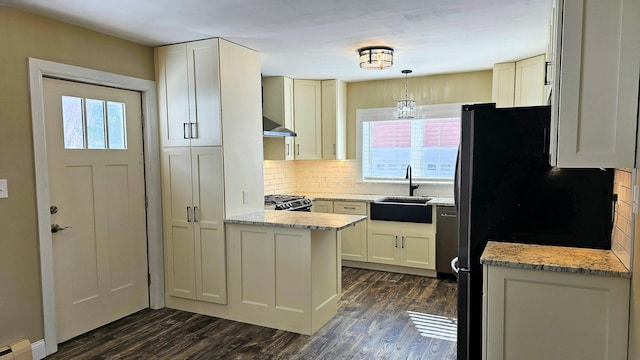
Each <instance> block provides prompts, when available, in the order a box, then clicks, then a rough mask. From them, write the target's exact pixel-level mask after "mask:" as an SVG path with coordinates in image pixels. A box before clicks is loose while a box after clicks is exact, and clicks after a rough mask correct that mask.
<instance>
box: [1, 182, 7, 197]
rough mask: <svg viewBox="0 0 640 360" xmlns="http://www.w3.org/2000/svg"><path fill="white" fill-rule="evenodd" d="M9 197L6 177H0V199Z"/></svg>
mask: <svg viewBox="0 0 640 360" xmlns="http://www.w3.org/2000/svg"><path fill="white" fill-rule="evenodd" d="M8 197H9V187H8V185H7V179H0V199H6V198H8Z"/></svg>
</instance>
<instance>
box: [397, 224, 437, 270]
mask: <svg viewBox="0 0 640 360" xmlns="http://www.w3.org/2000/svg"><path fill="white" fill-rule="evenodd" d="M400 249H401V252H400V254H401V257H400V265H402V266H409V267H414V268H421V269H429V270H435V268H436V261H435V259H436V252H435V241H434V236H433V234H417V233H416V234H414V233H405V234H403V235H401V236H400Z"/></svg>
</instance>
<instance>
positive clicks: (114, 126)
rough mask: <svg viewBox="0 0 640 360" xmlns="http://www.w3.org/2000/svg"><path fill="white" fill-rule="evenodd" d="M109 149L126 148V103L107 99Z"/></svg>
mask: <svg viewBox="0 0 640 360" xmlns="http://www.w3.org/2000/svg"><path fill="white" fill-rule="evenodd" d="M107 124H108V125H107V127H108V134H109V149H125V134H124V104H123V103H119V102H113V101H107Z"/></svg>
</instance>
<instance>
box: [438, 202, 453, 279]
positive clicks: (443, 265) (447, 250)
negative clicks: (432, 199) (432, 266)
mask: <svg viewBox="0 0 640 360" xmlns="http://www.w3.org/2000/svg"><path fill="white" fill-rule="evenodd" d="M456 256H458V217H457V215H456V208H455V207H453V206H438V207H436V271H437V272H438V275H445V274H450V275H455V274H454V272H453V270H452V269H451V260H452V259H453V258H454V257H456ZM445 276H446V275H445Z"/></svg>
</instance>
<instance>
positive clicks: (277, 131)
mask: <svg viewBox="0 0 640 360" xmlns="http://www.w3.org/2000/svg"><path fill="white" fill-rule="evenodd" d="M262 129H263V135H264V136H270V137H283V136H298V134H296V133H295V132H293V131H291V130H289V129H287V128H286V127H284V126H282V125H280V124H278V123H277V122H275V121H273V120H271V119H269V118H267V117H264V116H263V117H262Z"/></svg>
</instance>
